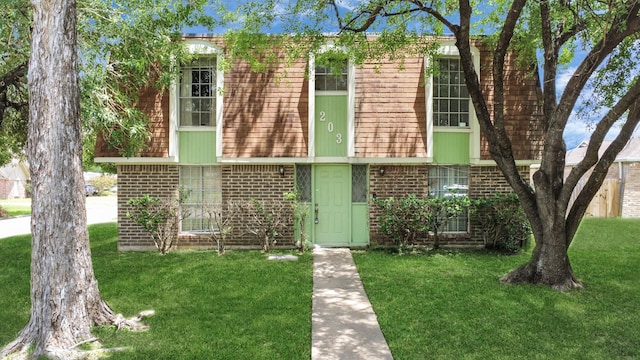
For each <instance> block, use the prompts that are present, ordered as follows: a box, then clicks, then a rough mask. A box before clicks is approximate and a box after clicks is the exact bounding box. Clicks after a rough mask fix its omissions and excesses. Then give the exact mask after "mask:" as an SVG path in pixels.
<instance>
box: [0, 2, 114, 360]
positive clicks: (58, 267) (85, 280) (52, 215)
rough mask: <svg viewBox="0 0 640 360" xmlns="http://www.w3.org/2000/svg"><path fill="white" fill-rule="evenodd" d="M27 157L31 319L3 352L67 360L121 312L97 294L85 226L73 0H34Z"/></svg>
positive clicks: (1, 355) (111, 322)
mask: <svg viewBox="0 0 640 360" xmlns="http://www.w3.org/2000/svg"><path fill="white" fill-rule="evenodd" d="M32 6H33V19H34V21H33V40H32V44H31V58H30V64H29V74H28V80H29V101H30V103H29V134H28V155H29V162H30V165H31V181H32V182H31V183H32V194H33V198H32V215H31V234H32V255H31V318H30V320H29V322H28V323H27V325H26V326H25V328H24V329H23V330H22V331H21V332H20V334H19V335H18V338H17V339H16V340H15V341H14V342H13V343H11V344H9V345H7V347H5V348H4V349H3V350H2V351H0V357H4V356H6V355H8V354H10V353H13V352H17V351H21V352H23V353H26V351H27V348H29V347H31V346H32V345H33V346H34V347H33V348H32V349H33V351H34V354H33V355H34V356H37V355H45V356H50V357H62V358H69V357H71V356H70V355H69V351H72V352H73V351H74V350H73V349H74V346H75V345H77V344H78V343H80V342H83V341H87V340H90V339H92V334H91V326H92V325H103V324H113V323H115V321H116V316H115V315H114V314H113V312H112V310H111V309H110V308H109V306H108V305H107V304H106V303H105V302H104V301H103V300H102V298H101V297H100V292H99V290H98V284H97V281H96V279H95V277H94V273H93V268H92V263H91V252H90V249H89V236H88V232H87V219H86V205H85V195H84V194H85V192H84V180H83V174H82V156H81V154H82V134H81V121H80V96H79V85H78V69H77V51H76V4H75V1H73V0H42V1H39V0H33V1H32Z"/></svg>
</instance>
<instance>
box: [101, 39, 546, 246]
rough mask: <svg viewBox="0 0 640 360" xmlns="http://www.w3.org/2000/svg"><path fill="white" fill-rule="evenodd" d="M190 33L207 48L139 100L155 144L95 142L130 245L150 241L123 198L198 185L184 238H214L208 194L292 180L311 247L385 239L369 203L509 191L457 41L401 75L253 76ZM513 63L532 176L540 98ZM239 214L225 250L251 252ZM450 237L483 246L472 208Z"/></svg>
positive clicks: (247, 193) (267, 188) (479, 64)
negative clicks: (122, 152) (114, 170)
mask: <svg viewBox="0 0 640 360" xmlns="http://www.w3.org/2000/svg"><path fill="white" fill-rule="evenodd" d="M185 41H186V43H187V44H188V46H189V49H190V50H191V51H192V52H194V53H197V54H200V55H201V56H199V57H198V58H197V59H196V60H194V61H193V62H192V63H190V64H186V65H185V66H183V69H182V76H181V79H180V80H177V81H176V84H175V85H174V86H173V87H172V88H171V89H170V91H169V92H166V93H159V92H157V91H155V90H153V89H145V90H143V91H142V92H141V99H140V105H139V106H140V108H141V109H143V110H144V111H146V113H147V114H148V115H149V117H150V120H151V126H152V128H151V130H152V132H153V138H152V139H151V141H150V142H149V146H148V147H147V148H146V149H145V150H144V151H143V152H142V153H141V154H140V156H138V157H135V158H124V157H120V156H118V154H117V152H116V151H115V150H113V149H109V148H107V146H106V145H105V142H104V141H103V140H102V139H100V138H99V139H98V141H97V145H96V161H97V162H114V163H116V164H117V167H118V190H119V191H118V214H119V215H118V231H119V241H118V244H119V248H120V249H122V250H137V249H148V248H150V247H151V246H152V245H153V243H152V242H151V239H150V237H149V235H148V234H145V233H144V232H143V230H142V229H141V228H140V227H138V226H137V225H136V224H134V223H133V222H132V221H131V220H130V219H128V218H127V217H126V215H125V214H126V212H127V211H128V210H129V209H130V208H129V206H128V204H127V202H128V200H129V199H131V198H132V197H137V196H140V195H143V194H149V195H151V196H156V197H163V196H169V195H172V194H175V193H176V192H177V189H178V188H179V187H184V188H187V189H189V190H191V197H190V200H189V201H190V202H189V203H188V204H187V205H186V206H189V207H190V209H191V210H192V211H191V213H192V215H191V216H190V218H188V219H186V220H185V221H183V222H182V228H181V232H180V240H179V246H180V247H210V246H211V243H210V240H209V239H208V237H207V236H206V230H207V226H206V219H205V218H203V215H202V211H200V210H199V209H201V208H202V206H203V204H204V203H206V202H209V201H232V200H243V199H244V200H247V199H250V198H256V199H259V200H282V198H283V194H284V193H287V192H291V191H293V190H294V189H296V188H297V189H298V190H299V191H300V194H301V196H302V199H303V201H305V202H307V203H308V204H309V205H310V210H311V211H310V215H309V218H310V219H308V221H307V224H308V225H307V226H308V229H307V230H308V233H309V236H310V237H309V239H310V240H311V241H312V242H313V243H314V244H319V245H322V246H353V247H358V246H366V245H369V244H372V243H373V244H375V243H381V242H383V241H384V239H383V237H382V235H381V234H380V233H379V231H378V227H377V223H378V216H379V214H378V213H377V209H376V207H375V205H372V204H371V199H372V198H376V197H377V198H387V197H391V196H393V197H401V196H405V195H408V194H416V195H418V196H427V195H428V194H432V195H435V196H443V195H446V193H447V191H448V189H451V188H457V191H458V192H464V191H467V192H468V194H469V196H470V197H472V198H476V197H481V196H485V195H488V194H493V193H494V192H507V191H510V187H509V185H508V184H507V182H506V181H505V179H504V178H503V176H502V174H501V172H500V170H499V169H498V168H497V166H496V165H495V162H494V161H492V160H491V159H490V155H489V150H488V145H487V142H486V140H485V139H484V138H483V136H482V135H481V134H480V128H479V125H478V121H477V119H476V116H475V113H474V109H473V106H472V104H471V101H470V98H469V95H468V92H467V90H466V86H465V85H464V80H463V73H462V71H461V69H460V61H459V57H458V52H457V49H456V47H455V46H454V42H453V40H451V39H443V40H442V46H441V48H440V50H441V54H442V56H441V57H438V58H437V60H436V59H430V58H426V57H424V56H416V57H413V58H408V59H406V60H405V62H404V63H403V64H402V65H403V67H404V69H403V70H398V67H399V63H398V62H392V61H390V62H385V63H375V64H373V63H365V64H363V65H360V66H355V65H354V64H351V63H350V62H345V63H344V66H343V71H342V74H340V75H336V74H335V72H333V71H328V70H327V69H326V68H323V67H320V66H316V65H315V63H314V59H313V58H311V59H301V60H300V61H299V62H297V63H295V64H292V65H289V66H285V65H281V66H279V67H278V68H277V69H275V70H273V71H269V72H266V73H254V72H251V70H250V68H249V66H248V64H246V63H244V62H238V63H236V64H234V65H233V66H232V67H230V68H228V69H227V70H225V71H223V70H222V66H220V62H219V61H218V60H219V59H220V57H222V56H224V47H223V45H221V40H220V39H219V38H216V37H213V38H212V37H205V36H190V37H187V38H185ZM473 45H474V47H473V49H474V65H475V67H476V70H477V71H478V73H479V74H480V75H479V76H480V81H481V83H482V84H483V89H484V91H485V94H486V95H487V98H488V99H491V96H492V89H493V86H492V83H491V82H492V77H491V63H490V59H491V56H490V54H489V52H488V51H486V50H484V49H483V48H482V46H481V44H480V42H474V43H473ZM429 61H438V62H439V63H440V71H439V75H437V77H435V78H432V76H430V75H427V72H425V67H426V65H425V63H426V62H429ZM515 64H516V61H515V58H514V57H513V56H511V57H509V58H508V59H507V65H508V68H509V69H510V71H509V73H508V74H507V76H506V78H505V83H506V84H505V85H506V86H505V89H506V94H505V99H506V104H505V106H506V108H507V109H508V110H507V117H506V120H505V121H506V123H507V129H509V131H510V134H511V136H512V138H513V139H514V143H513V151H514V154H515V157H516V159H517V165H518V166H520V169H521V172H522V175H523V176H525V177H526V178H528V177H529V170H530V169H529V168H530V165H531V164H533V163H537V161H536V159H538V158H539V154H540V151H541V145H542V129H540V128H536V127H535V126H537V125H536V124H538V122H533V121H531V119H532V118H534V117H536V116H537V114H539V111H540V109H539V103H540V102H539V97H540V94H541V93H540V89H539V84H538V80H537V77H535V76H530V74H531V69H530V68H527V69H517V68H516V65H515ZM306 69H310V70H311V71H310V74H309V76H305V72H306ZM283 71H286V73H287V76H286V77H284V78H282V77H281V76H280V75H281V74H282V72H283ZM222 90H224V91H222ZM315 219H317V221H316V222H314V220H315ZM239 221H240V220H238V222H236V223H235V225H234V228H235V229H236V230H237V232H236V234H235V235H234V237H233V238H232V239H231V240H230V241H228V245H231V246H237V247H257V246H258V244H259V242H257V241H256V239H255V238H253V237H252V235H249V234H246V233H244V231H243V230H244V225H243V224H242V223H241V222H239ZM448 234H449V235H450V236H449V238H448V239H447V240H446V241H445V242H444V244H445V245H449V246H469V245H482V241H481V239H480V237H479V236H478V234H476V232H475V231H474V229H471V228H470V225H469V221H468V219H467V218H466V217H461V218H460V219H459V220H458V221H456V222H454V223H451V224H449V228H448ZM283 237H284V239H280V240H279V242H278V244H281V245H282V244H284V245H292V244H293V236H292V233H291V232H289V233H285V234H283Z"/></svg>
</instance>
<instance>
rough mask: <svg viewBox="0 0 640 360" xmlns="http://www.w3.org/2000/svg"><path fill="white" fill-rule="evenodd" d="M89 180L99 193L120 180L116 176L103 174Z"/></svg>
mask: <svg viewBox="0 0 640 360" xmlns="http://www.w3.org/2000/svg"><path fill="white" fill-rule="evenodd" d="M87 182H88V183H89V184H91V185H93V186H94V187H95V188H96V190H97V191H98V194H102V193H104V192H105V191H107V190H109V189H110V188H112V187H113V186H115V185H116V183H117V182H118V180H117V179H116V178H115V177H114V176H109V175H105V174H102V175H100V176H98V177H95V178H93V179H91V180H88V181H87Z"/></svg>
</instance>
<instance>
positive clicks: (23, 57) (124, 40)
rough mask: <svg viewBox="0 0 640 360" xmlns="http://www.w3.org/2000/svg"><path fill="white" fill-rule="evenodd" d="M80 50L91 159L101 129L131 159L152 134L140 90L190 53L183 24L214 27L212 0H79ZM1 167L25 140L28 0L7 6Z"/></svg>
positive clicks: (160, 80) (2, 11)
mask: <svg viewBox="0 0 640 360" xmlns="http://www.w3.org/2000/svg"><path fill="white" fill-rule="evenodd" d="M77 8H78V51H79V54H80V59H81V60H80V61H81V63H80V75H81V76H80V86H81V91H82V94H81V96H82V110H81V112H82V119H83V124H84V127H83V129H84V132H85V134H84V139H83V141H84V142H85V146H84V149H85V156H84V160H85V163H87V164H91V163H92V160H93V154H92V153H93V148H94V146H93V144H94V141H95V138H96V136H97V134H98V133H100V132H101V133H102V134H103V135H104V138H105V141H106V142H107V143H108V144H109V146H111V147H113V148H116V149H118V150H119V152H120V153H121V154H122V155H124V156H133V155H135V154H137V153H138V152H139V151H140V150H141V149H142V148H143V147H144V145H145V143H146V141H147V140H148V138H149V136H150V134H149V131H148V127H147V125H148V124H147V118H146V116H145V114H142V113H141V112H140V111H139V110H137V109H136V108H135V106H134V105H135V104H136V102H137V100H138V98H137V95H138V91H139V89H141V88H143V87H144V86H149V79H152V81H153V85H152V86H158V87H160V88H161V87H163V86H166V85H168V84H169V82H170V80H171V79H172V77H173V76H175V75H176V74H177V69H178V67H177V64H179V62H180V61H181V60H182V59H184V58H185V57H187V56H188V54H186V52H185V51H184V47H183V45H182V44H181V43H180V42H179V41H176V40H178V39H179V38H180V36H181V35H182V29H184V28H185V27H191V26H196V25H197V26H203V27H213V26H214V23H215V22H214V20H213V17H212V16H211V14H215V12H216V11H215V10H216V9H213V8H211V7H210V6H207V1H205V0H190V1H173V0H115V1H103V0H79V1H78V7H77ZM0 17H2V19H3V21H2V22H0V143H2V144H3V146H2V147H1V148H0V164H3V163H6V162H8V161H9V160H10V159H11V157H12V156H21V155H22V154H23V151H24V146H25V144H26V135H27V125H26V124H27V120H28V116H27V114H28V96H27V83H26V74H27V71H28V57H29V48H30V43H31V24H32V15H31V5H30V4H29V1H28V0H4V1H3V2H2V5H0Z"/></svg>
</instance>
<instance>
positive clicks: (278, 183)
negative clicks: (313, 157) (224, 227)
mask: <svg viewBox="0 0 640 360" xmlns="http://www.w3.org/2000/svg"><path fill="white" fill-rule="evenodd" d="M283 168H284V170H285V172H284V176H282V175H280V165H233V166H225V167H223V169H222V194H223V201H234V202H241V203H242V202H246V201H248V200H250V199H252V198H255V199H259V200H261V201H263V202H264V203H265V204H268V203H271V204H273V203H277V204H284V208H283V209H284V210H286V217H287V219H289V218H290V209H291V208H290V207H289V205H288V204H287V203H285V202H284V194H285V193H288V192H291V191H293V190H294V166H293V165H283ZM246 224H247V221H246V220H245V219H243V218H242V217H236V218H235V221H234V223H233V225H232V226H233V228H234V229H235V231H234V234H233V238H232V239H230V240H229V242H228V245H230V246H243V247H256V246H258V245H259V244H260V242H259V241H258V240H257V239H256V237H255V236H254V235H252V234H250V233H248V231H247V226H246ZM292 230H293V224H292V223H290V222H289V221H287V223H286V226H285V227H284V229H283V232H282V234H281V237H279V238H278V239H277V241H278V243H277V245H280V246H289V247H292V246H293V245H294V239H293V231H292Z"/></svg>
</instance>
